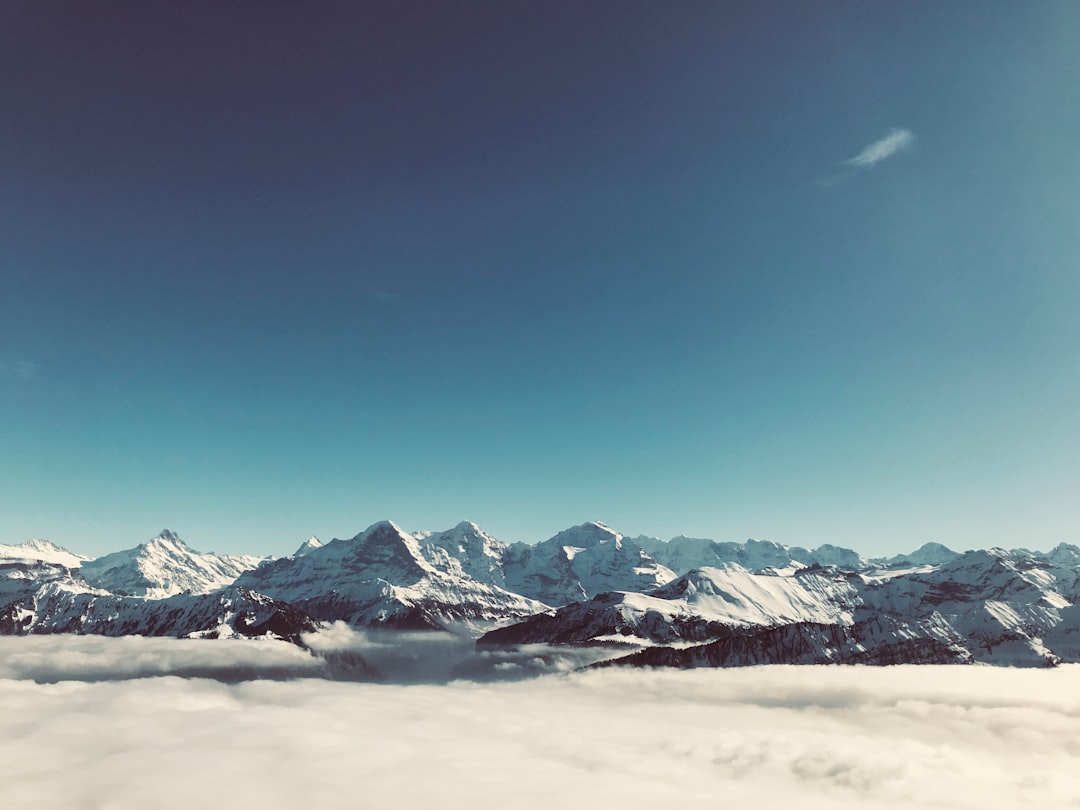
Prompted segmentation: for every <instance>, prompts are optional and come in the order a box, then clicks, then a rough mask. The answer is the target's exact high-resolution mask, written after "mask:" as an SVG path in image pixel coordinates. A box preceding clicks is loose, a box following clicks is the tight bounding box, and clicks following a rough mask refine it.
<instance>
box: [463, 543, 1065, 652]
mask: <svg viewBox="0 0 1080 810" xmlns="http://www.w3.org/2000/svg"><path fill="white" fill-rule="evenodd" d="M1056 551H1057V553H1056V554H1055V555H1054V559H1053V560H1051V559H1050V558H1049V556H1048V555H1039V554H1035V553H1033V552H1028V551H1025V550H1017V551H1005V550H1003V549H991V550H989V551H972V552H967V553H965V554H962V555H959V556H957V557H956V558H954V559H952V560H950V561H948V562H946V563H944V564H941V565H937V566H934V565H923V566H918V567H916V568H914V569H903V570H896V569H867V570H863V571H844V570H842V569H839V568H836V567H833V566H830V567H822V566H812V567H808V568H801V569H797V570H795V571H793V572H791V573H786V574H782V575H779V574H776V573H775V569H771V568H770V569H767V570H770V571H772V572H773V573H771V574H762V573H759V574H753V573H750V572H749V571H747V570H746V569H744V568H742V567H741V566H738V565H735V564H731V565H728V566H726V567H724V568H704V569H698V570H695V571H691V572H690V573H688V574H686V575H684V576H683V577H680V578H679V579H677V580H676V581H674V582H672V583H669V584H668V585H666V586H664V587H662V588H658V589H656V590H655V591H652V592H650V593H647V594H638V593H627V592H613V593H608V594H601V595H599V596H597V597H595V598H593V599H591V600H589V601H587V602H584V603H581V604H576V605H567V606H564V607H562V608H560V609H559V610H557V611H555V612H554V613H553V614H546V615H540V616H535V617H533V618H531V619H528V620H526V621H524V622H521V623H519V624H516V625H511V626H508V627H504V628H500V629H497V630H493V631H491V632H489V633H488V634H486V635H485V636H484V637H483V638H482V639H481V640H480V642H479V643H480V644H481V645H482V646H487V645H503V644H521V643H540V642H546V643H595V642H605V641H608V642H610V641H618V640H622V641H636V642H637V643H646V644H663V645H669V646H678V647H687V646H689V645H693V644H699V643H700V642H703V641H709V642H712V641H717V642H719V641H721V640H723V639H729V638H734V637H738V638H742V639H746V638H749V637H760V638H761V639H764V638H768V639H772V640H774V641H775V640H777V639H784V638H787V636H785V635H784V633H779V634H773V635H769V636H763V635H761V633H762V632H763V631H765V630H775V629H777V628H784V627H795V626H797V625H799V626H802V627H803V630H800V631H798V632H799V633H802V635H799V636H798V638H801V639H803V641H805V640H806V639H807V638H811V637H812V638H819V639H824V638H825V636H821V635H820V634H818V635H815V633H818V630H814V629H813V628H812V627H811V626H812V625H813V626H825V625H828V626H836V627H854V626H861V627H865V626H869V625H867V624H866V623H867V622H875V621H876V622H879V624H878V625H875V626H876V627H878V630H877V631H876V632H877V633H878V635H877V636H875V639H876V641H875V644H878V646H880V642H881V638H880V634H881V633H887V632H889V631H888V629H887V628H888V627H896V628H901V629H902V630H903V633H910V632H915V633H916V635H915V636H914V638H923V637H924V636H927V633H929V630H927V628H930V629H932V630H934V632H932V633H929V636H927V637H929V638H933V639H936V640H937V641H939V642H941V643H943V644H946V646H948V647H949V648H950V649H952V647H955V646H956V645H957V644H960V645H961V646H962V647H963V648H964V649H965V650H966V651H967V653H968V654H970V657H971V658H972V659H973V660H976V661H981V662H985V663H993V664H1007V665H1019V666H1038V665H1045V664H1053V663H1056V662H1058V661H1060V660H1068V661H1077V660H1080V608H1077V607H1076V605H1077V604H1080V574H1078V569H1077V566H1076V564H1075V562H1073V557H1072V552H1071V550H1070V549H1069V548H1067V547H1059V550H1056ZM1078 556H1080V555H1078ZM1063 563H1064V564H1063ZM882 623H883V624H882ZM881 628H885V629H884V630H883V629H881ZM912 628H914V630H913V629H912ZM919 628H922V630H919ZM923 630H926V632H923ZM803 631H805V632H803ZM916 631H918V632H916ZM785 632H786V631H785ZM792 632H794V631H792ZM836 632H839V631H836ZM897 632H898V633H900V630H898V631H897ZM830 633H832V635H828V634H827V635H828V639H827V641H828V643H829V644H831V645H833V647H835V644H836V643H840V641H843V644H849V643H855V642H857V641H858V639H859V636H858V634H856V635H853V636H852V635H850V634H849V635H845V636H843V638H841V636H837V635H836V634H835V632H833V631H830ZM903 633H901V634H900V635H903ZM943 633H944V634H943ZM807 634H809V635H807ZM900 635H898V637H897V638H898V639H899V638H900ZM791 638H792V639H794V638H795V637H791ZM838 640H839V641H838ZM740 643H743V642H740ZM746 643H748V644H749V643H750V642H746ZM753 643H758V642H753ZM770 643H771V642H770ZM793 643H794V642H793ZM799 643H800V644H801V643H803V642H799ZM822 643H824V642H822ZM843 644H842V645H841V646H843ZM950 645H951V646H950ZM1055 645H1056V646H1055ZM833 647H830V649H833ZM864 647H865V645H864ZM931 647H932V648H933V649H931V648H930V647H927V648H926V649H927V650H931V653H932V654H933V655H937V652H933V650H937V651H938V652H940V648H938V647H935V646H933V645H931ZM916 648H919V649H921V647H919V645H915V646H914V647H912V646H911V645H908V647H905V648H903V649H909V651H910V649H916ZM736 649H738V650H742V652H738V655H737V656H736V658H735V659H733V661H750V660H756V659H755V656H758V657H760V656H761V655H765V653H762V652H760V650H759V651H758V652H757V653H754V654H753V655H750V653H747V652H746V651H745V649H744V648H742V647H738V645H735V646H731V645H728V646H725V645H723V644H718V645H716V646H715V647H713V648H710V651H709V652H708V654H707V655H705V654H703V655H704V657H697V658H695V657H694V655H691V654H689V653H687V654H685V655H683V654H680V655H679V656H674V657H673V658H671V661H673V662H674V661H683V662H684V664H685V665H691V664H690V663H686V662H697V663H696V664H693V665H703V662H705V661H715V660H719V659H718V658H717V656H718V655H720V652H722V651H724V650H736ZM747 649H748V648H747ZM754 649H757V648H754ZM836 649H840V648H836ZM845 649H846V648H845ZM852 649H853V650H855V648H852ZM866 649H869V648H865V649H864V651H866ZM897 649H901V648H897ZM718 651H720V652H718ZM855 652H858V650H855ZM894 652H895V651H894ZM731 654H732V655H736V653H735V652H732V653H731ZM807 654H808V655H809V653H807ZM853 654H854V653H853ZM892 654H893V653H889V655H892ZM928 654H930V653H928ZM652 655H655V656H660V658H663V656H662V655H660V654H659V653H656V654H652ZM799 655H802V653H800V654H799ZM814 655H820V656H824V657H825V658H828V657H829V656H830V655H833V653H829V654H826V653H825V652H822V651H819V652H818V653H814ZM836 655H840V653H839V652H838V653H836ZM739 656H742V657H739ZM747 656H749V657H747ZM811 657H813V656H811ZM961 657H963V656H961ZM660 658H657V659H656V660H660ZM641 660H644V659H638V660H637V662H639V663H640V661H641ZM649 660H653V659H649ZM673 665H683V664H673Z"/></svg>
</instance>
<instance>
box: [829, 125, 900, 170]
mask: <svg viewBox="0 0 1080 810" xmlns="http://www.w3.org/2000/svg"><path fill="white" fill-rule="evenodd" d="M914 143H915V133H914V132H912V131H911V130H910V129H893V130H890V131H889V132H888V134H886V135H885V137H884V138H880V139H878V140H876V141H874V142H873V143H872V144H870V145H869V146H867V147H866V148H865V149H863V150H862V151H861V152H859V154H857V155H856V156H855V157H853V158H851V159H849V160H845V161H844V163H845V164H847V165H848V166H855V167H856V168H860V169H869V168H871V167H872V166H876V165H877V164H878V163H880V162H881V161H883V160H887V159H888V158H891V157H892V156H893V155H895V154H897V153H898V152H903V151H904V150H905V149H910V148H911V146H912V144H914Z"/></svg>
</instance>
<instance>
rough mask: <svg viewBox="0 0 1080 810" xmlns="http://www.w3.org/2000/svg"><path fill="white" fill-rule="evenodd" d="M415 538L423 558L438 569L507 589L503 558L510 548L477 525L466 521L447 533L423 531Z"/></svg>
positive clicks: (452, 574)
mask: <svg viewBox="0 0 1080 810" xmlns="http://www.w3.org/2000/svg"><path fill="white" fill-rule="evenodd" d="M414 536H415V537H416V539H417V541H418V542H419V544H420V553H421V554H422V555H423V557H424V559H426V560H427V561H428V562H429V563H431V564H432V565H433V566H434V567H435V568H437V569H438V570H440V571H442V572H444V573H446V574H449V575H451V576H458V577H460V576H468V577H472V578H473V579H475V580H476V581H477V582H482V583H484V584H485V585H494V586H495V587H498V588H506V575H505V574H504V573H503V562H504V561H503V557H504V555H505V554H506V549H507V545H506V543H503V542H501V541H499V540H496V539H495V538H494V537H492V536H491V535H489V534H487V533H486V532H485V531H484V530H483V529H481V528H480V527H479V526H477V525H476V524H475V523H473V522H471V521H468V520H465V521H462V522H461V523H459V524H458V525H457V526H455V527H454V528H452V529H448V530H446V531H445V532H420V533H418V534H416V535H414Z"/></svg>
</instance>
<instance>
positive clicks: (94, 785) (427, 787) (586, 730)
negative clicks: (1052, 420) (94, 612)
mask: <svg viewBox="0 0 1080 810" xmlns="http://www.w3.org/2000/svg"><path fill="white" fill-rule="evenodd" d="M0 649H4V651H5V652H6V653H7V654H6V655H4V656H3V657H0V673H3V679H0V732H2V733H0V756H2V757H3V761H4V762H5V763H6V764H7V766H8V767H9V768H10V769H11V770H12V771H13V772H14V773H17V774H18V775H19V778H17V779H11V778H9V779H4V780H2V781H0V800H2V801H3V802H4V806H6V807H18V808H26V810H39V809H41V810H46V809H47V810H54V808H57V809H59V810H66V808H82V807H87V806H94V807H109V808H116V810H127V809H128V808H144V807H147V806H153V807H161V808H189V807H192V806H199V805H203V804H206V803H207V798H208V797H212V803H213V804H215V805H221V806H230V807H261V808H268V810H275V808H294V807H302V806H313V807H320V808H354V807H356V806H357V803H358V801H359V802H360V803H362V804H367V805H371V806H380V807H382V806H393V805H400V806H406V807H430V806H438V807H447V808H472V807H476V806H477V805H478V804H480V805H498V806H507V807H520V808H547V807H552V806H558V807H567V808H593V807H602V806H615V807H625V808H653V807H658V806H667V805H669V804H671V803H672V799H673V797H674V798H676V799H677V800H678V802H679V803H685V804H687V805H688V806H702V805H711V804H714V803H715V802H716V799H717V797H718V796H722V797H723V798H724V800H725V802H731V803H733V804H734V805H735V806H751V807H756V806H762V805H767V806H774V807H800V808H807V810H849V809H851V810H854V809H855V808H866V807H874V808H884V809H886V810H892V808H952V809H953V810H968V809H970V810H983V808H994V809H995V810H996V809H997V808H1005V809H1008V810H1011V808H1015V807H1028V806H1036V807H1042V806H1046V807H1069V806H1075V804H1076V801H1077V797H1078V796H1080V775H1078V773H1077V770H1076V767H1075V765H1076V744H1077V743H1076V741H1077V721H1078V719H1080V705H1078V703H1077V688H1076V686H1077V679H1078V677H1080V668H1078V667H1077V666H1076V665H1066V666H1061V667H1056V668H1054V669H1051V670H1047V669H1013V668H1008V667H976V666H959V667H934V666H897V667H750V668H744V669H698V670H689V671H676V670H639V669H630V670H622V669H607V670H601V671H591V672H578V673H574V674H572V675H569V676H566V675H563V676H559V675H550V676H548V677H543V678H535V679H531V680H524V681H517V682H509V683H495V684H492V683H470V682H463V681H457V682H453V683H450V684H440V685H436V684H423V685H410V686H407V687H406V686H402V685H396V684H373V683H342V682H334V681H332V680H323V679H319V678H318V677H314V678H306V679H301V680H294V681H284V682H283V681H279V680H272V679H270V678H266V677H263V678H257V677H256V676H257V675H258V674H259V673H260V672H263V673H265V672H269V673H278V672H280V670H281V668H282V666H283V665H284V666H286V667H293V668H299V669H303V668H305V667H309V668H310V666H309V665H307V664H305V663H303V662H304V660H305V659H307V660H311V658H310V656H309V655H308V654H307V653H305V652H304V651H302V650H300V649H299V648H297V647H294V646H292V645H286V644H279V643H276V642H265V643H262V642H260V643H211V642H206V641H201V642H200V641H191V640H177V639H155V638H119V639H115V638H101V637H60V636H42V637H27V638H4V639H0ZM193 660H194V661H196V662H197V663H201V664H202V665H203V666H207V667H211V666H212V667H216V668H217V669H218V670H219V671H221V672H226V671H228V670H229V669H230V668H232V669H233V670H234V671H243V672H245V673H246V676H245V678H244V682H241V683H228V682H222V681H221V680H214V679H208V678H180V677H146V676H147V675H160V674H161V673H170V672H176V671H180V672H184V671H188V670H190V668H191V664H192V661H193ZM58 676H59V677H58ZM249 679H252V680H249ZM222 680H224V679H222ZM35 681H45V682H44V683H42V682H35ZM372 729H377V730H378V731H377V733H372V731H371V730H372ZM571 730H572V732H571ZM193 774H198V778H197V779H193V778H192V775H193Z"/></svg>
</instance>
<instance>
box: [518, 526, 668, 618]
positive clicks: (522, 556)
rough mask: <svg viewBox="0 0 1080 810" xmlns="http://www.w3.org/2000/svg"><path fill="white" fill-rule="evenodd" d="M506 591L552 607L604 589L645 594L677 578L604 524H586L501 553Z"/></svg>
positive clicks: (593, 594) (636, 545)
mask: <svg viewBox="0 0 1080 810" xmlns="http://www.w3.org/2000/svg"><path fill="white" fill-rule="evenodd" d="M503 572H504V575H505V577H506V587H507V588H509V589H510V590H512V591H515V592H517V593H520V594H524V595H525V596H528V597H530V598H532V599H536V600H538V601H540V602H544V603H545V604H549V605H565V604H567V603H568V602H579V601H582V600H584V599H588V598H590V597H592V596H595V595H596V594H598V593H604V592H606V591H620V590H625V591H638V592H640V591H647V590H651V589H653V588H656V587H657V586H659V585H663V584H664V583H666V582H670V581H671V580H673V579H675V574H674V572H672V571H671V570H669V569H668V568H665V567H664V566H662V565H660V564H659V563H657V562H656V561H655V560H654V559H653V558H652V557H650V556H649V555H648V553H646V552H645V550H644V549H642V548H641V546H639V545H638V544H637V543H634V542H632V541H630V540H627V539H626V538H625V537H623V536H622V535H621V534H619V533H618V532H617V531H615V530H614V529H611V528H609V527H607V526H605V525H604V524H603V523H595V522H594V523H584V524H582V525H580V526H574V527H573V528H570V529H567V530H566V531H562V532H559V533H558V534H557V535H555V536H554V537H552V538H551V539H550V540H545V541H544V542H542V543H538V544H536V545H535V546H529V545H525V544H524V543H517V544H515V545H513V546H510V547H509V548H507V550H506V552H505V554H504V555H503Z"/></svg>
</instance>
